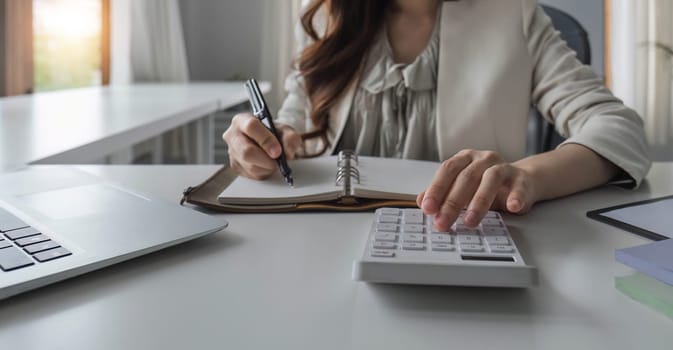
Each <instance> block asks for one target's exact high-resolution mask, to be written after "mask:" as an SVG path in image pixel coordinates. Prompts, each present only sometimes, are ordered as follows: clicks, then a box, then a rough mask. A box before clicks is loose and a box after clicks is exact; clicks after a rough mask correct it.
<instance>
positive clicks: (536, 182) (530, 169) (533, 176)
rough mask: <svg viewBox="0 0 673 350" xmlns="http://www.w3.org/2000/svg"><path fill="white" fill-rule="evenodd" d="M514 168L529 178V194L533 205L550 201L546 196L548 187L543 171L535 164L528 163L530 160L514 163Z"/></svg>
mask: <svg viewBox="0 0 673 350" xmlns="http://www.w3.org/2000/svg"><path fill="white" fill-rule="evenodd" d="M512 166H514V167H515V168H517V169H519V170H520V171H522V172H523V173H524V176H525V177H527V178H528V181H527V183H528V185H529V187H530V188H529V189H528V190H529V193H530V194H531V197H530V198H531V199H532V201H533V203H531V204H534V203H537V202H539V201H542V200H545V199H548V198H547V197H546V196H547V194H546V192H545V189H546V187H547V186H546V185H545V183H544V176H543V175H542V172H541V169H540V168H539V167H537V166H535V164H534V162H530V161H528V158H526V159H522V160H520V161H517V162H515V163H512Z"/></svg>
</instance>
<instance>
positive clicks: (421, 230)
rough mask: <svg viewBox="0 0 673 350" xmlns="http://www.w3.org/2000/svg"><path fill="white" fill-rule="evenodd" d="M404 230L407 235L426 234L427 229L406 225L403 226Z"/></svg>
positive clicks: (420, 226)
mask: <svg viewBox="0 0 673 350" xmlns="http://www.w3.org/2000/svg"><path fill="white" fill-rule="evenodd" d="M402 230H403V231H404V232H405V233H424V232H425V228H424V227H423V225H404V226H402Z"/></svg>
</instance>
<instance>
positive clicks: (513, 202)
mask: <svg viewBox="0 0 673 350" xmlns="http://www.w3.org/2000/svg"><path fill="white" fill-rule="evenodd" d="M522 207H523V206H522V205H521V201H519V200H518V199H510V200H509V201H508V202H507V209H509V211H512V212H518V211H519V210H521V208H522Z"/></svg>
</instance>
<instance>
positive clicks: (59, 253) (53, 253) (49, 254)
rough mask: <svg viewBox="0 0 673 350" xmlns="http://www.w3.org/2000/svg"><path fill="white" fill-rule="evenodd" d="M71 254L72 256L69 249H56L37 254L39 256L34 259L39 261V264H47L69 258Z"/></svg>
mask: <svg viewBox="0 0 673 350" xmlns="http://www.w3.org/2000/svg"><path fill="white" fill-rule="evenodd" d="M70 254H72V253H71V252H69V251H68V250H67V249H65V248H63V247H60V248H56V249H50V250H47V251H44V252H41V253H37V254H35V255H33V257H34V258H35V259H37V261H39V262H45V261H49V260H54V259H58V258H62V257H64V256H68V255H70Z"/></svg>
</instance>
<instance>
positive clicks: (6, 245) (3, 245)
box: [0, 239, 12, 249]
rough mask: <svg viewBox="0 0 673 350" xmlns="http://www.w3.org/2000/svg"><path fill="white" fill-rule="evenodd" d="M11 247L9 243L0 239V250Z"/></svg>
mask: <svg viewBox="0 0 673 350" xmlns="http://www.w3.org/2000/svg"><path fill="white" fill-rule="evenodd" d="M11 246H12V243H11V242H9V241H5V240H1V239H0V249H4V248H9V247H11Z"/></svg>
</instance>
